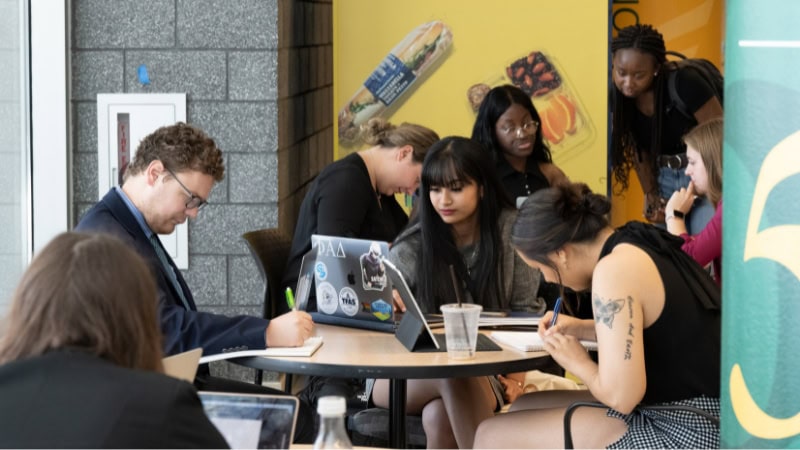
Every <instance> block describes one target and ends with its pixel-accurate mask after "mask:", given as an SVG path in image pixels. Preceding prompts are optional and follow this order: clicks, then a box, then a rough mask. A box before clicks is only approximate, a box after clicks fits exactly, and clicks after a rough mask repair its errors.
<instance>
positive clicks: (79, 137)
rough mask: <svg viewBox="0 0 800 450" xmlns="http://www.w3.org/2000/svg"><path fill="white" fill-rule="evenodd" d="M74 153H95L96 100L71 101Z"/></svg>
mask: <svg viewBox="0 0 800 450" xmlns="http://www.w3.org/2000/svg"><path fill="white" fill-rule="evenodd" d="M72 108H73V112H74V115H73V118H74V119H73V120H74V121H75V124H76V125H75V126H74V127H73V133H74V139H75V145H74V147H73V150H74V152H75V153H97V102H96V101H94V102H88V101H87V102H72Z"/></svg>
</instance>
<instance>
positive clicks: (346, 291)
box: [339, 287, 359, 317]
mask: <svg viewBox="0 0 800 450" xmlns="http://www.w3.org/2000/svg"><path fill="white" fill-rule="evenodd" d="M339 306H340V307H341V308H342V311H343V312H344V313H345V314H347V315H348V316H351V317H352V316H355V315H356V314H358V310H359V306H358V296H357V295H356V291H354V290H353V289H352V288H349V287H343V288H342V290H341V291H339Z"/></svg>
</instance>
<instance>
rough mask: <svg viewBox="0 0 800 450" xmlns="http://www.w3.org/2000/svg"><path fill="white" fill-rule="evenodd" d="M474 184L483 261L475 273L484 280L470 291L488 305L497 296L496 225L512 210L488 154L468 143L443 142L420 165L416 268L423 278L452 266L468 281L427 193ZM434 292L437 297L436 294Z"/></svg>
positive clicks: (450, 235)
mask: <svg viewBox="0 0 800 450" xmlns="http://www.w3.org/2000/svg"><path fill="white" fill-rule="evenodd" d="M472 182H474V183H475V184H476V185H477V187H478V189H479V192H480V199H479V201H478V211H477V214H478V223H479V224H480V243H479V245H480V247H479V252H480V253H479V254H480V255H481V256H480V258H479V261H478V266H477V267H476V271H477V272H478V273H480V274H484V275H485V276H484V277H482V278H481V279H480V280H479V282H478V284H477V286H475V287H474V290H475V291H476V292H473V297H474V298H476V299H477V298H482V299H485V300H487V301H490V300H492V299H495V298H496V297H497V296H498V295H499V294H498V293H497V292H495V290H496V289H495V288H496V287H497V285H498V284H497V283H496V264H497V261H498V260H499V255H500V254H501V251H500V248H501V247H502V245H501V244H500V232H499V230H498V226H497V220H498V217H499V215H500V212H501V210H502V209H503V208H511V209H513V205H512V204H511V202H510V200H508V198H507V196H506V194H505V191H504V190H503V187H502V185H501V184H500V182H499V181H498V178H497V174H496V172H495V170H494V164H493V163H492V158H491V156H490V154H489V153H488V152H486V150H485V149H484V148H483V147H481V145H480V144H478V143H477V142H476V141H474V140H472V139H468V138H465V137H458V136H450V137H446V138H444V139H442V140H441V141H439V142H437V143H436V144H434V145H433V146H432V147H431V149H430V150H429V151H428V155H427V156H426V157H425V162H424V163H423V164H422V175H421V177H420V197H421V198H420V200H419V202H420V204H419V209H418V213H417V216H416V219H417V220H418V221H419V222H420V225H421V232H422V240H423V246H422V251H423V257H422V260H423V261H422V264H421V266H420V267H422V268H423V270H424V271H425V273H447V272H446V271H447V269H448V265H451V264H452V265H454V266H455V267H456V268H457V270H458V271H459V272H463V273H460V274H459V275H460V276H461V277H462V278H463V279H467V276H466V268H465V267H464V266H463V260H462V259H461V256H460V254H459V253H458V249H457V248H456V245H455V240H454V238H453V230H452V229H451V227H450V225H448V224H446V223H445V222H444V221H443V220H442V218H441V217H440V216H439V214H438V213H437V212H436V209H435V207H434V205H433V204H432V203H431V201H430V193H431V188H433V187H443V188H448V189H453V188H455V187H458V186H461V185H464V184H468V183H472ZM442 270H445V272H442ZM424 278H426V279H430V278H431V277H429V276H428V277H424ZM421 281H423V282H422V283H421V284H420V288H421V289H422V291H421V292H424V294H425V295H429V294H430V293H432V292H433V293H434V295H431V296H429V297H427V298H434V297H436V298H441V297H442V295H444V293H443V292H442V291H441V289H437V288H436V287H434V286H433V284H429V285H428V286H427V288H426V287H424V286H423V285H424V284H425V283H424V281H425V280H422V279H421ZM449 285H450V283H449V281H448V282H447V283H446V289H447V292H448V293H450V292H452V291H451V287H450V286H449ZM437 290H438V291H439V292H435V291H437ZM478 295H480V296H481V297H478ZM436 306H437V307H438V306H439V305H436Z"/></svg>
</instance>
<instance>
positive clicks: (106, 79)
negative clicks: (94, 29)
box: [72, 50, 125, 101]
mask: <svg viewBox="0 0 800 450" xmlns="http://www.w3.org/2000/svg"><path fill="white" fill-rule="evenodd" d="M123 74H124V68H123V57H122V51H101V50H80V51H73V52H72V100H91V101H97V94H101V93H117V92H124V90H123V89H124V86H125V83H124V79H123V76H124V75H123Z"/></svg>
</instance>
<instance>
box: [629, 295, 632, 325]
mask: <svg viewBox="0 0 800 450" xmlns="http://www.w3.org/2000/svg"><path fill="white" fill-rule="evenodd" d="M628 318H629V319H631V320H633V297H631V296H630V295H629V296H628Z"/></svg>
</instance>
